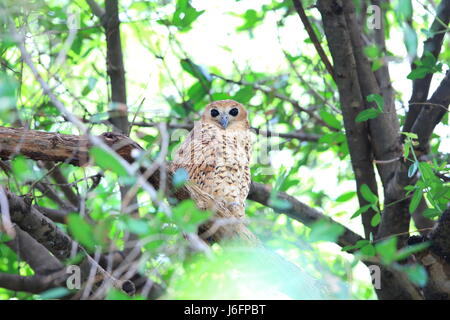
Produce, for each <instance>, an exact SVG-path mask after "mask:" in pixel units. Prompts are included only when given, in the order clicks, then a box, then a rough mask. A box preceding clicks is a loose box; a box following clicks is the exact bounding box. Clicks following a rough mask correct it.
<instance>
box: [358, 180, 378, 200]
mask: <svg viewBox="0 0 450 320" xmlns="http://www.w3.org/2000/svg"><path fill="white" fill-rule="evenodd" d="M359 192H361V195H362V197H363V198H364V199H365V200H367V201H368V202H370V203H371V204H375V203H377V202H378V197H377V196H376V195H375V194H374V193H373V192H372V190H370V188H369V187H368V186H367V184H363V185H362V186H361V188H360V189H359Z"/></svg>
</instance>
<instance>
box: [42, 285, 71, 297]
mask: <svg viewBox="0 0 450 320" xmlns="http://www.w3.org/2000/svg"><path fill="white" fill-rule="evenodd" d="M69 293H70V290H69V289H67V288H64V287H58V288H52V289H49V290H47V291H44V292H42V293H41V294H40V295H39V298H40V299H42V300H52V299H58V298H62V297H64V296H66V295H68V294H69Z"/></svg>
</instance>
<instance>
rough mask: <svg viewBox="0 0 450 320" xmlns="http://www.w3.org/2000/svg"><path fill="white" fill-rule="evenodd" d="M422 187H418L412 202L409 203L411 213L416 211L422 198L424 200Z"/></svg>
mask: <svg viewBox="0 0 450 320" xmlns="http://www.w3.org/2000/svg"><path fill="white" fill-rule="evenodd" d="M422 195H423V193H422V188H417V189H416V191H414V194H413V196H412V198H411V202H410V203H409V213H411V214H412V213H413V212H414V211H416V209H417V207H418V206H419V204H420V200H422Z"/></svg>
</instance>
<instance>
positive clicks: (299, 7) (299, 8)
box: [293, 0, 336, 82]
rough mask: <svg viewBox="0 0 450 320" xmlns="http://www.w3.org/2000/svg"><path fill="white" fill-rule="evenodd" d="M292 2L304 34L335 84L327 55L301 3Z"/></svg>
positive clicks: (297, 1) (298, 1)
mask: <svg viewBox="0 0 450 320" xmlns="http://www.w3.org/2000/svg"><path fill="white" fill-rule="evenodd" d="M293 2H294V6H295V10H296V11H297V13H298V15H299V16H300V19H301V20H302V22H303V25H304V26H305V29H306V32H308V35H309V38H310V39H311V41H312V43H313V44H314V47H315V48H316V50H317V53H318V54H319V57H320V59H322V62H323V63H324V64H325V68H326V69H327V71H328V73H329V74H330V75H331V77H332V78H333V80H334V81H335V82H336V79H335V76H334V70H333V66H332V65H331V62H330V60H329V59H328V57H327V55H326V54H325V51H324V50H323V48H322V45H321V44H320V41H319V39H318V38H317V36H316V34H315V33H314V30H313V28H312V26H311V23H310V22H309V20H308V17H307V16H306V13H305V10H304V9H303V5H302V3H301V2H300V0H293Z"/></svg>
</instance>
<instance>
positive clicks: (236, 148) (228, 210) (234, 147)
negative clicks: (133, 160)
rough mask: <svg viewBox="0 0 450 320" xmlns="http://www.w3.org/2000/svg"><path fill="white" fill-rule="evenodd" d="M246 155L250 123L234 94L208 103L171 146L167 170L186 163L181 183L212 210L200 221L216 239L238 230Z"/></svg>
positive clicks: (248, 154)
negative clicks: (186, 179)
mask: <svg viewBox="0 0 450 320" xmlns="http://www.w3.org/2000/svg"><path fill="white" fill-rule="evenodd" d="M250 159H251V136H250V125H249V122H248V119H247V111H246V110H245V108H244V106H243V105H242V104H240V103H238V102H236V101H233V100H220V101H214V102H212V103H210V104H209V105H207V106H206V108H205V110H204V112H203V115H202V117H201V120H200V121H198V122H196V123H195V125H194V128H193V129H192V131H191V132H190V133H189V135H188V136H187V138H186V140H185V141H184V142H183V143H182V144H181V146H180V148H179V149H178V150H177V151H176V154H175V156H174V160H173V162H172V166H171V171H172V172H175V171H176V170H177V169H179V168H183V169H185V170H186V171H187V173H188V176H189V182H188V184H187V185H186V187H187V188H188V190H189V192H190V194H191V197H192V198H193V199H194V201H195V202H196V204H197V206H198V207H199V208H200V209H204V210H212V211H213V212H215V215H214V217H213V219H212V221H210V222H208V223H207V224H205V225H204V226H202V227H201V231H204V232H205V234H207V236H208V237H212V238H213V239H215V240H217V239H219V240H221V239H222V238H232V237H234V236H235V235H236V233H239V232H241V231H242V228H243V218H244V217H245V199H246V198H247V195H248V192H249V189H250V168H249V165H250ZM214 220H216V223H215V224H214ZM200 233H201V232H200ZM250 237H252V236H250Z"/></svg>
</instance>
